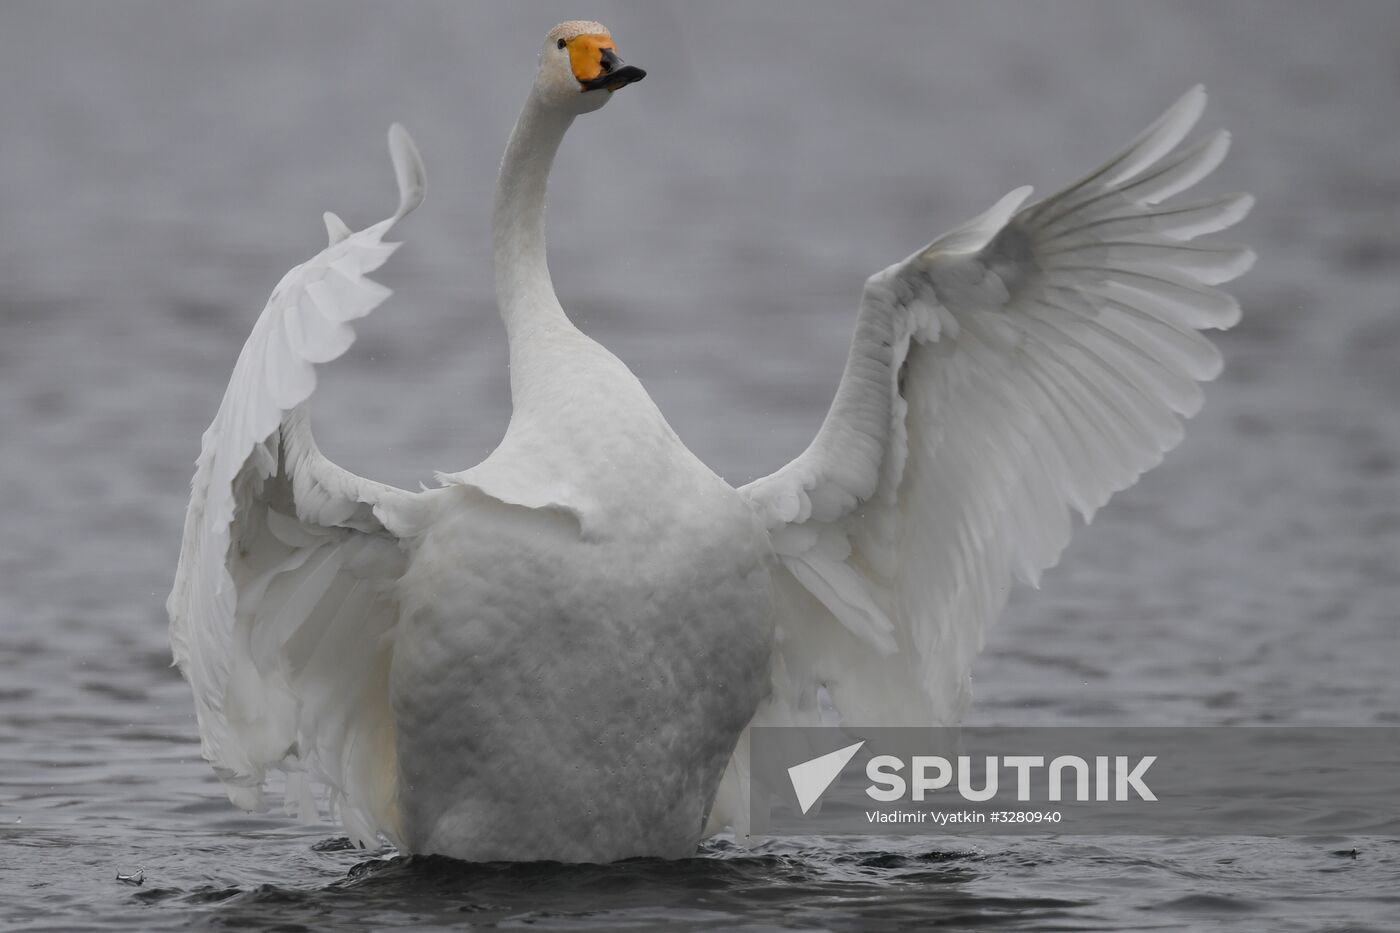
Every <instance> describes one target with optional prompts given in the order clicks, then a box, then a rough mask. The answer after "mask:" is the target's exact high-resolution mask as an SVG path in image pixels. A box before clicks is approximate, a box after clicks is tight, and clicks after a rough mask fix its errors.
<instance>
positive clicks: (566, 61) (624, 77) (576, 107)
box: [535, 20, 647, 113]
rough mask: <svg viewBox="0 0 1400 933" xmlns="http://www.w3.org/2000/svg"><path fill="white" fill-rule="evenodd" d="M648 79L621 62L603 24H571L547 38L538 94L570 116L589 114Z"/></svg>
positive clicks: (550, 32)
mask: <svg viewBox="0 0 1400 933" xmlns="http://www.w3.org/2000/svg"><path fill="white" fill-rule="evenodd" d="M646 76H647V73H646V72H645V71H643V70H642V69H640V68H638V67H636V66H634V65H627V64H624V63H623V61H622V59H621V58H618V55H617V45H616V43H614V42H613V38H612V34H611V33H609V32H608V30H607V27H606V26H604V25H603V24H602V23H593V22H589V21H587V20H570V21H569V22H567V23H560V24H559V25H558V26H555V27H554V28H553V29H551V30H550V31H549V35H547V36H545V40H544V48H542V49H541V50H540V70H539V73H538V74H537V75H536V76H535V93H536V94H537V95H538V96H539V97H540V98H541V99H542V100H543V101H545V102H546V103H548V104H550V105H552V106H555V107H559V108H560V109H563V110H566V111H568V112H569V113H588V112H589V111H592V110H597V109H598V108H599V107H601V106H603V105H604V104H606V103H607V102H608V99H609V98H610V97H612V94H613V92H614V91H616V90H619V89H620V88H624V87H626V86H627V85H629V84H632V83H634V82H637V81H640V80H642V79H643V78H645V77H646Z"/></svg>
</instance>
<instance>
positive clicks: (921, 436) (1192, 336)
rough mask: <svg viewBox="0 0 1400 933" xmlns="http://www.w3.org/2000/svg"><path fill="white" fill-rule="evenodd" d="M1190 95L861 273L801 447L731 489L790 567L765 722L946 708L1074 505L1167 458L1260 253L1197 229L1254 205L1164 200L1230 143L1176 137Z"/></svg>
mask: <svg viewBox="0 0 1400 933" xmlns="http://www.w3.org/2000/svg"><path fill="white" fill-rule="evenodd" d="M1204 106H1205V91H1204V89H1202V88H1199V87H1198V88H1195V89H1193V90H1192V91H1190V92H1189V93H1188V94H1186V96H1184V97H1183V98H1182V99H1181V100H1180V101H1178V102H1177V103H1176V104H1175V105H1174V106H1173V107H1172V108H1171V109H1170V110H1169V111H1167V113H1166V114H1164V115H1163V116H1162V117H1161V118H1160V119H1159V120H1157V122H1155V123H1154V124H1153V125H1152V126H1151V127H1149V128H1148V129H1147V130H1146V131H1145V132H1144V133H1143V134H1142V135H1141V136H1139V137H1138V138H1137V139H1136V140H1135V141H1134V142H1133V143H1132V144H1131V145H1129V146H1128V148H1127V149H1126V150H1124V151H1123V152H1122V153H1120V154H1119V155H1117V156H1115V157H1114V158H1112V159H1110V160H1109V161H1108V162H1107V163H1106V164H1104V165H1103V166H1102V167H1100V168H1099V169H1097V170H1096V171H1094V172H1092V173H1091V174H1089V175H1088V176H1086V177H1084V178H1083V179H1081V180H1080V181H1078V182H1076V183H1075V184H1072V185H1070V186H1069V187H1068V188H1066V189H1064V190H1063V191H1061V192H1059V193H1058V194H1055V195H1054V196H1052V197H1050V198H1047V199H1046V200H1044V201H1041V202H1039V203H1037V204H1034V205H1032V206H1030V207H1027V208H1024V209H1020V210H1018V208H1019V207H1020V205H1021V203H1022V202H1023V201H1024V200H1025V199H1026V198H1027V197H1028V196H1029V194H1030V189H1029V188H1021V189H1018V190H1017V191H1014V192H1012V193H1011V194H1010V195H1008V196H1007V197H1006V198H1003V199H1002V201H1001V202H999V203H998V204H997V205H996V206H994V207H993V208H992V209H991V210H990V211H989V212H987V213H986V214H984V215H983V216H981V217H979V218H977V219H976V220H974V221H972V222H970V223H968V224H967V225H965V226H963V227H961V228H959V229H957V230H955V231H953V232H952V233H949V234H947V235H945V236H943V237H941V238H940V239H938V240H935V241H934V242H933V243H932V244H930V245H929V246H928V247H926V248H925V249H923V250H920V251H919V252H918V253H915V254H914V255H913V256H911V257H909V258H908V259H906V260H904V261H903V262H900V263H898V264H896V265H894V266H891V267H890V268H888V269H886V270H884V271H883V272H880V273H879V274H877V275H875V276H873V277H872V278H871V279H870V280H869V281H868V282H867V283H866V288H865V293H864V296H863V299H862V307H861V311H860V316H859V320H858V324H857V329H856V335H855V340H854V343H853V346H852V348H851V353H850V357H849V360H848V362H847V366H846V372H845V375H844V377H843V379H842V382H841V385H840V387H839V389H838V391H837V394H836V399H835V401H834V402H833V404H832V407H831V410H830V412H829V413H828V415H827V418H826V421H825V422H824V423H823V425H822V428H821V430H820V432H819V433H818V434H817V437H816V439H815V440H814V441H813V443H812V445H811V446H810V447H809V448H808V449H807V450H806V451H805V452H804V453H803V454H802V455H801V456H799V457H798V458H797V459H796V460H794V461H793V462H792V463H789V464H788V465H787V466H785V467H783V468H782V469H781V470H779V471H778V472H776V473H774V474H772V475H771V476H768V477H765V478H763V479H760V480H757V481H756V482H754V483H752V484H750V485H748V486H746V487H744V489H743V490H742V492H743V494H744V495H745V496H747V497H748V498H749V500H750V501H751V502H752V504H753V505H754V507H755V508H756V509H757V510H758V511H759V512H760V513H761V514H762V515H763V516H764V518H765V520H766V522H767V524H768V527H769V529H770V531H771V533H772V536H773V540H774V543H775V546H776V549H777V552H778V555H779V557H780V559H781V562H782V564H783V567H784V569H785V571H786V573H784V574H781V575H780V576H781V578H780V580H779V583H778V597H779V610H778V648H777V651H776V656H775V662H774V668H775V669H774V696H773V700H772V702H771V704H770V705H769V707H767V708H766V709H765V710H762V711H760V715H759V718H758V719H756V720H755V722H766V723H794V722H803V723H810V722H815V721H817V717H818V716H819V712H820V709H821V707H822V706H823V705H824V704H823V702H822V699H823V698H822V693H823V691H824V692H825V694H826V695H828V696H829V698H830V704H831V705H832V706H834V708H835V710H836V711H838V712H839V714H840V715H841V716H842V717H843V718H844V720H845V721H847V722H850V723H853V724H859V725H900V724H910V725H925V724H951V723H954V722H956V721H957V719H958V718H959V717H960V715H961V713H962V711H963V709H964V707H965V705H966V703H967V700H968V696H969V673H970V670H971V667H972V663H973V659H974V657H975V655H976V653H977V651H978V650H979V649H980V648H981V645H982V640H983V634H984V632H985V630H986V628H987V626H988V625H989V624H990V623H991V622H992V621H994V620H995V619H996V617H997V615H998V614H999V613H1000V611H1001V609H1002V607H1003V606H1004V605H1005V603H1006V598H1007V593H1008V590H1009V587H1010V583H1011V580H1012V578H1013V577H1015V578H1018V579H1020V580H1023V581H1025V582H1028V583H1032V584H1034V583H1035V582H1036V581H1037V579H1038V577H1039V575H1040V573H1041V571H1042V570H1044V569H1045V568H1048V567H1050V566H1052V565H1053V564H1054V563H1055V562H1056V560H1057V559H1058V557H1059V555H1060V552H1061V551H1062V550H1063V549H1064V547H1065V545H1066V543H1067V542H1068V541H1069V537H1070V530H1071V519H1070V509H1071V508H1073V509H1074V510H1075V511H1078V512H1079V513H1080V514H1081V515H1082V516H1083V517H1084V519H1085V520H1086V521H1087V520H1088V519H1089V518H1090V517H1091V516H1092V515H1093V514H1094V511H1095V510H1096V509H1098V508H1099V507H1100V506H1102V505H1103V504H1104V503H1105V502H1106V501H1107V500H1108V498H1109V497H1110V496H1111V495H1112V494H1113V493H1114V492H1116V491H1118V490H1120V489H1124V488H1126V487H1128V486H1129V485H1131V484H1132V483H1133V482H1134V481H1135V480H1136V479H1137V477H1138V476H1139V475H1140V474H1141V473H1143V472H1144V471H1145V470H1148V469H1150V468H1151V467H1153V466H1154V465H1156V464H1157V463H1158V462H1159V461H1160V460H1161V459H1162V456H1163V453H1164V452H1165V451H1167V450H1169V449H1171V448H1172V447H1173V446H1174V445H1175V444H1176V443H1177V442H1178V441H1179V440H1180V439H1181V435H1182V427H1181V418H1183V417H1190V416H1191V415H1192V414H1194V413H1195V412H1196V411H1197V409H1198V408H1199V407H1200V405H1201V390H1200V387H1199V385H1198V383H1199V382H1201V381H1205V380H1209V379H1212V378H1214V377H1215V376H1216V375H1217V374H1218V373H1219V372H1220V366H1221V361H1220V356H1219V353H1218V352H1217V351H1216V350H1215V348H1214V347H1213V346H1212V345H1211V344H1210V343H1209V342H1208V341H1207V340H1205V339H1204V338H1203V337H1202V336H1201V335H1200V333H1199V331H1200V330H1202V329H1205V328H1227V327H1230V326H1231V325H1233V324H1234V323H1235V322H1236V320H1237V319H1238V317H1239V308H1238V305H1237V304H1236V302H1235V300H1234V299H1233V298H1231V297H1230V296H1229V295H1227V294H1224V293H1223V292H1220V291H1217V290H1215V289H1214V288H1212V287H1210V286H1213V285H1217V284H1219V283H1222V282H1225V281H1228V280H1229V279H1232V278H1234V277H1235V276H1237V275H1240V274H1241V273H1243V272H1244V271H1245V270H1246V269H1248V268H1249V266H1250V264H1251V263H1252V261H1253V256H1252V254H1251V253H1250V252H1249V251H1248V250H1247V249H1244V248H1242V247H1238V246H1225V245H1217V244H1213V243H1211V244H1199V243H1191V242H1189V241H1190V240H1192V239H1193V238H1194V237H1196V236H1198V235H1200V234H1204V233H1211V232H1213V231H1216V230H1220V229H1223V228H1225V227H1228V226H1230V225H1231V224H1233V223H1235V222H1236V221H1238V220H1239V219H1241V218H1242V217H1243V216H1244V215H1245V214H1246V213H1247V212H1248V210H1249V207H1250V205H1251V203H1252V202H1251V199H1250V198H1249V197H1247V196H1244V195H1231V196H1226V197H1218V198H1214V199H1211V200H1206V201H1200V202H1196V203H1191V204H1186V205H1181V206H1167V205H1165V204H1163V203H1162V202H1163V201H1164V200H1165V199H1166V198H1168V197H1170V196H1171V195H1174V194H1176V193H1178V192H1180V191H1183V190H1185V189H1186V188H1189V187H1191V186H1192V185H1193V184H1195V183H1196V182H1197V181H1199V180H1200V179H1202V178H1203V177H1205V176H1206V175H1207V174H1209V173H1210V172H1211V171H1212V170H1213V169H1214V168H1215V167H1216V166H1217V165H1218V164H1219V163H1220V160H1221V159H1222V158H1223V157H1224V155H1225V152H1226V150H1227V148H1228V146H1229V137H1228V136H1227V135H1226V134H1225V133H1223V132H1217V133H1215V134H1212V135H1209V136H1207V137H1205V138H1204V139H1203V140H1201V141H1200V142H1199V143H1196V144H1194V145H1192V146H1189V147H1187V148H1184V149H1179V148H1178V146H1179V144H1180V143H1181V142H1182V140H1183V139H1184V138H1185V136H1186V134H1187V133H1188V132H1189V131H1190V130H1191V128H1192V126H1193V125H1194V124H1195V122H1196V120H1197V119H1198V118H1199V116H1200V114H1201V111H1202V110H1203V108H1204Z"/></svg>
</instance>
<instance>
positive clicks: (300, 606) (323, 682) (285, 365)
mask: <svg viewBox="0 0 1400 933" xmlns="http://www.w3.org/2000/svg"><path fill="white" fill-rule="evenodd" d="M389 147H390V152H391V154H392V156H393V161H394V167H395V171H396V174H397V177H398V184H399V206H398V210H397V211H396V212H395V214H394V216H392V217H390V218H388V219H386V220H383V221H381V222H380V223H377V224H375V225H374V226H372V227H368V228H366V229H364V230H361V231H359V232H355V233H352V232H351V231H350V230H349V228H347V227H346V226H345V224H344V223H343V222H341V221H340V219H339V218H338V217H336V216H335V215H333V214H328V215H327V216H326V229H327V234H328V237H329V240H330V246H328V247H327V248H326V249H325V250H323V251H322V252H321V253H319V254H318V255H316V256H315V257H313V258H312V259H311V260H310V261H308V262H306V263H304V264H302V265H300V266H297V267H296V268H295V269H293V270H292V271H291V272H289V273H287V275H286V276H285V277H284V278H283V279H282V281H281V282H280V283H279V284H278V286H277V288H276V289H275V290H274V291H273V294H272V297H271V299H269V301H268V303H267V306H266V308H264V310H263V313H262V315H261V317H259V319H258V321H257V323H256V324H255V325H254V327H253V331H252V334H251V335H250V336H249V338H248V341H247V343H246V344H245V345H244V347H243V351H242V353H240V354H239V357H238V362H237V363H236V364H235V366H234V370H233V375H232V377H231V379H230V381H229V385H228V389H227V391H226V392H225V394H224V398H223V402H222V404H221V405H220V406H219V411H218V414H217V415H216V416H215V418H214V422H213V423H212V424H211V425H210V426H209V429H208V430H207V431H205V432H204V440H203V447H202V450H201V451H200V455H199V460H198V461H197V464H196V470H195V476H194V481H193V484H192V490H191V495H190V505H189V511H188V513H187V515H186V519H185V533H184V540H183V546H182V549H181V552H180V563H179V568H178V570H177V571H176V578H175V586H174V589H173V591H172V592H171V594H170V599H169V601H168V603H167V608H168V610H169V613H170V641H171V646H172V648H173V649H174V655H175V663H176V664H177V665H178V666H179V668H180V670H181V672H182V673H184V675H185V677H186V678H187V679H188V680H189V682H190V685H191V686H192V687H193V689H194V695H195V710H196V714H197V717H198V721H199V731H200V735H201V738H202V751H203V754H204V757H205V758H206V759H207V760H208V761H209V762H210V763H212V764H213V766H214V769H215V772H216V773H217V774H218V775H219V777H220V778H221V779H222V780H223V781H224V783H225V785H226V787H227V789H228V792H229V797H230V799H232V800H233V802H234V803H236V804H238V805H239V806H242V807H244V808H246V809H260V808H261V807H262V805H263V799H262V788H263V782H264V778H265V776H266V772H267V770H268V769H269V768H274V767H275V768H280V769H282V770H285V771H287V772H288V774H289V786H288V791H289V794H288V796H289V801H288V802H289V804H290V803H292V802H296V803H299V804H300V805H302V807H303V810H305V808H306V807H307V806H310V807H312V808H313V809H312V812H313V813H314V801H312V800H311V798H310V794H309V789H308V788H307V787H306V784H305V777H307V776H309V777H311V778H314V779H316V780H319V781H321V782H324V783H326V784H327V785H329V786H330V787H331V789H332V792H333V800H334V801H337V802H339V803H340V804H341V806H340V812H341V815H342V817H343V819H344V821H345V824H346V828H347V829H348V830H349V831H350V833H351V834H352V835H353V836H354V837H355V838H357V839H358V840H360V841H361V842H364V843H366V844H371V843H373V841H374V840H375V838H376V834H377V832H384V833H385V834H386V835H389V836H390V837H391V838H392V837H393V836H394V835H395V832H396V823H397V817H396V812H395V803H394V800H395V786H394V781H395V777H394V775H395V764H394V757H393V724H392V719H391V717H390V715H389V708H388V683H387V676H388V662H389V657H390V652H391V649H392V638H393V628H394V626H395V624H396V623H397V618H398V615H397V609H396V607H395V605H394V596H393V593H392V590H391V585H392V583H393V581H394V580H396V579H397V577H398V576H399V575H400V574H401V572H402V566H403V559H404V558H403V553H402V550H401V547H400V545H399V541H398V538H399V537H400V536H401V535H403V534H404V533H405V532H406V529H407V528H408V527H409V525H410V524H411V516H412V515H413V513H414V507H415V503H416V501H417V497H416V496H415V494H412V493H408V492H405V491H403V490H399V489H394V488H392V487H389V486H385V485H382V484H379V483H374V482H370V481H369V480H365V479H361V478H360V477H358V476H354V475H353V474H351V473H348V472H346V471H345V470H342V469H340V468H339V467H337V466H336V465H335V464H333V463H331V462H330V461H329V460H327V459H326V458H325V457H323V456H322V455H321V453H320V451H319V450H318V449H317V448H316V444H315V441H314V440H313V439H312V436H311V431H310V427H309V426H308V424H307V422H306V417H305V414H304V412H303V410H302V408H301V406H302V404H303V403H304V402H305V401H306V400H307V399H308V398H309V397H310V396H311V393H312V391H313V390H314V389H315V386H316V372H315V364H317V363H325V362H328V361H330V360H333V359H335V358H336V357H338V356H340V354H342V353H344V352H345V350H346V349H347V348H348V347H349V346H350V344H351V343H352V342H353V341H354V339H355V333H354V330H353V329H352V328H351V326H350V322H351V321H353V320H355V319H357V318H360V317H363V316H365V315H366V314H368V313H370V312H371V311H372V310H374V308H375V307H377V306H378V305H379V304H380V303H381V302H383V300H384V299H385V298H386V297H388V295H389V290H388V289H386V288H384V287H383V286H381V285H378V284H376V283H375V282H372V281H370V279H368V278H367V277H366V276H367V275H368V273H370V272H373V271H374V270H375V269H377V268H379V266H380V265H382V264H383V263H384V261H385V260H386V259H387V258H388V257H389V255H390V254H391V253H392V252H393V251H394V250H395V249H396V248H397V245H398V244H395V243H385V242H384V241H383V238H384V235H385V234H386V233H388V231H389V229H390V227H392V226H393V225H394V223H395V222H397V221H398V220H399V219H400V218H402V217H403V216H404V215H405V214H407V213H408V212H409V211H411V210H412V209H413V208H414V207H416V206H417V205H418V203H419V202H420V201H421V200H422V195H423V177H424V176H423V167H422V162H421V160H420V159H419V157H418V152H417V150H416V149H415V148H414V145H413V142H412V140H411V139H410V138H409V136H408V133H407V132H406V131H404V129H403V128H402V127H401V126H398V125H397V124H396V125H395V126H394V127H393V128H392V129H391V130H390V131H389Z"/></svg>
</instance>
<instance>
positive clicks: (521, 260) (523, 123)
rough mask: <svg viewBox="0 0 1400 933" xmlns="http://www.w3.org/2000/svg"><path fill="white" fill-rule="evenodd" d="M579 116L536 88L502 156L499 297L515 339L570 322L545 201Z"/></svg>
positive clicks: (497, 219) (496, 221)
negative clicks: (555, 270) (552, 256)
mask: <svg viewBox="0 0 1400 933" xmlns="http://www.w3.org/2000/svg"><path fill="white" fill-rule="evenodd" d="M572 122H573V117H572V116H571V115H569V114H567V113H561V112H559V111H558V110H557V109H555V108H550V107H546V106H544V105H543V104H541V103H540V101H539V99H538V97H537V95H536V94H535V92H534V91H533V90H532V91H531V92H530V97H529V99H528V100H527V101H526V102H525V109H524V110H522V111H521V113H520V119H519V120H517V121H516V124H515V129H514V130H513V131H512V132H511V134H510V142H509V143H507V144H506V154H505V157H504V158H503V159H502V160H501V174H500V177H499V178H498V180H497V183H496V208H495V214H494V216H493V219H492V254H493V259H494V265H495V274H496V300H497V302H498V303H499V304H500V309H501V317H502V318H503V319H504V321H505V325H506V332H507V334H508V335H509V336H510V337H511V338H515V337H516V336H517V335H519V334H522V333H524V332H526V331H528V330H533V329H535V328H537V327H539V326H541V325H545V324H549V323H559V322H566V321H567V318H565V316H564V311H563V309H562V308H561V307H560V306H559V299H558V298H557V297H556V296H555V294H554V284H553V282H551V281H550V278H549V265H548V263H547V262H546V259H545V241H544V202H545V188H546V186H547V185H548V183H549V170H550V167H551V166H552V165H553V163H554V155H555V153H557V152H558V151H559V144H560V142H562V141H563V139H564V133H565V132H566V131H567V130H568V128H569V125H570V124H571V123H572Z"/></svg>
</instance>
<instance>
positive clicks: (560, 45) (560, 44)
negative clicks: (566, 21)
mask: <svg viewBox="0 0 1400 933" xmlns="http://www.w3.org/2000/svg"><path fill="white" fill-rule="evenodd" d="M565 44H566V43H565V42H564V40H563V39H560V40H559V48H561V49H562V48H563V47H564V46H565Z"/></svg>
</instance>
